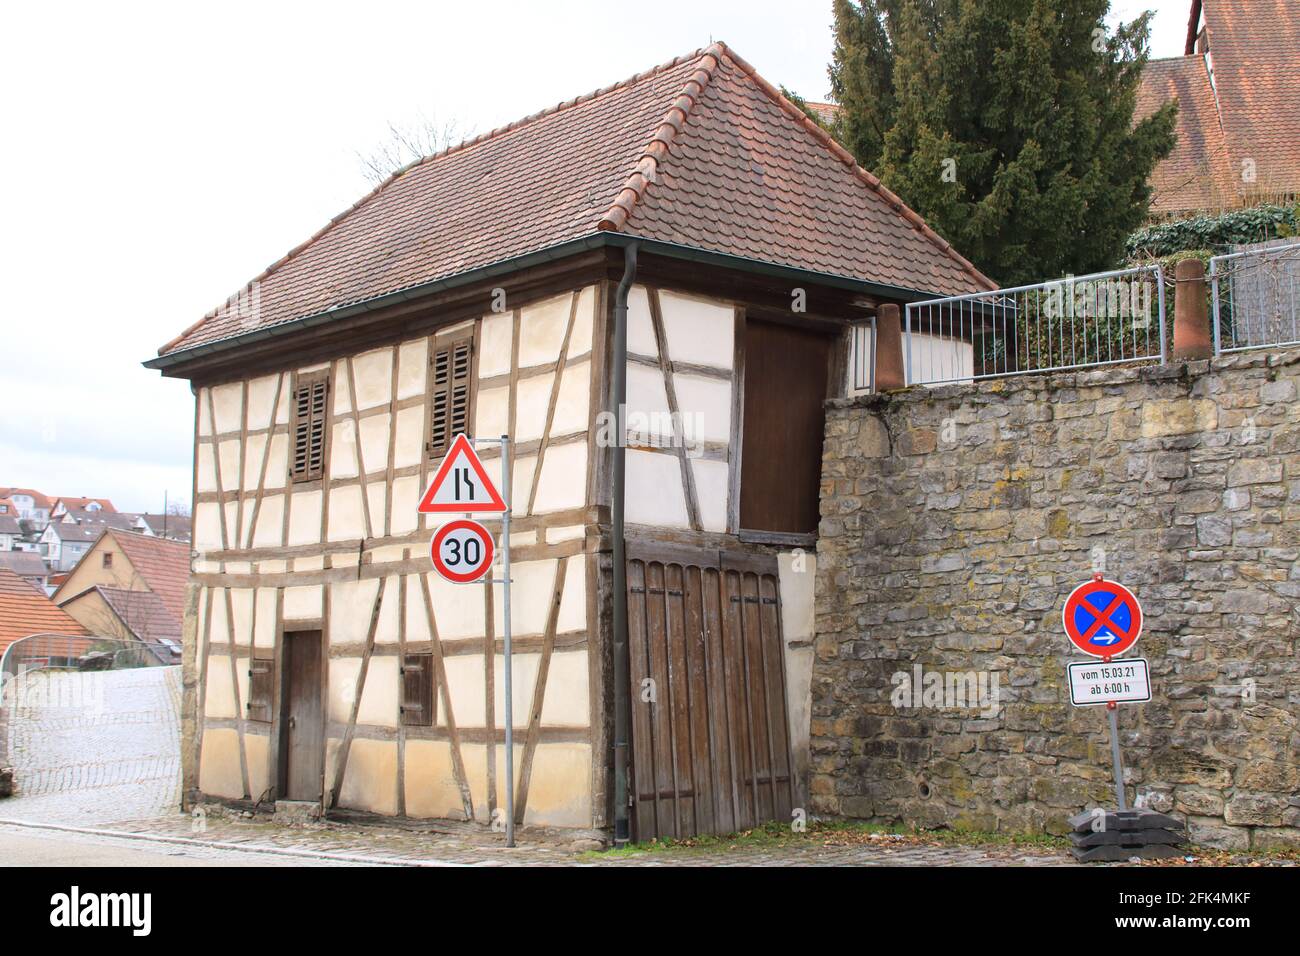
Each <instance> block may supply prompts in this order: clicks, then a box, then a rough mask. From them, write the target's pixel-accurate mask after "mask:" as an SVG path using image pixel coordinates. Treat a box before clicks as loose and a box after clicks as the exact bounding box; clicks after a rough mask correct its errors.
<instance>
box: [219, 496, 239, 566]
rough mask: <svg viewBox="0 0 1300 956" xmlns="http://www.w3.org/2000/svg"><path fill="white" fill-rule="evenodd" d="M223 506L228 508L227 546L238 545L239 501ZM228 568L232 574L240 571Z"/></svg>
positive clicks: (229, 502) (228, 502)
mask: <svg viewBox="0 0 1300 956" xmlns="http://www.w3.org/2000/svg"><path fill="white" fill-rule="evenodd" d="M222 507H223V508H225V509H226V547H227V548H234V547H238V545H239V542H238V541H237V540H235V539H236V538H237V537H238V529H239V502H238V501H227V502H226V503H225V504H224V505H222ZM226 570H227V571H230V573H232V574H236V573H238V572H235V571H231V569H229V568H227V569H226Z"/></svg>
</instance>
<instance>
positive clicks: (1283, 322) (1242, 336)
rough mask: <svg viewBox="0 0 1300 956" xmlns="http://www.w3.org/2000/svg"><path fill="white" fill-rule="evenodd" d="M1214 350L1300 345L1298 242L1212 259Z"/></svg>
mask: <svg viewBox="0 0 1300 956" xmlns="http://www.w3.org/2000/svg"><path fill="white" fill-rule="evenodd" d="M1209 275H1210V296H1211V302H1212V308H1213V316H1214V352H1215V354H1216V355H1221V354H1223V353H1224V352H1241V351H1245V350H1247V349H1257V348H1264V347H1266V346H1281V345H1297V344H1300V243H1290V244H1287V245H1274V246H1265V247H1261V248H1256V249H1247V250H1244V251H1241V252H1233V253H1230V254H1228V255H1223V256H1215V257H1214V258H1212V259H1211V260H1210V272H1209Z"/></svg>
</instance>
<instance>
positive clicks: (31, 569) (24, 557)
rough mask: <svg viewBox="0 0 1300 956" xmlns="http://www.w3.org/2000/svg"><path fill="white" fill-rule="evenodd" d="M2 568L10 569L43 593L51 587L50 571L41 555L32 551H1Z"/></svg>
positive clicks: (0, 566) (0, 561)
mask: <svg viewBox="0 0 1300 956" xmlns="http://www.w3.org/2000/svg"><path fill="white" fill-rule="evenodd" d="M0 568H8V569H9V570H10V571H12V572H13V573H14V574H16V575H18V576H19V577H20V578H22V579H23V580H24V581H26V582H27V583H28V584H30V585H32V586H33V587H34V588H36V589H37V590H39V591H41V592H42V593H46V588H47V586H48V585H49V578H50V569H49V568H47V567H46V566H45V562H44V561H43V560H41V556H40V555H39V554H33V553H32V552H30V551H0Z"/></svg>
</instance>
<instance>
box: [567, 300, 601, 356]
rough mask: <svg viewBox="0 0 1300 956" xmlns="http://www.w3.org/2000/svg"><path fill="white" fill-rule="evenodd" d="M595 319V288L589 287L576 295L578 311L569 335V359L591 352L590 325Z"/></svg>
mask: <svg viewBox="0 0 1300 956" xmlns="http://www.w3.org/2000/svg"><path fill="white" fill-rule="evenodd" d="M595 318H596V287H595V286H594V285H589V286H587V287H586V288H585V289H583V290H582V292H581V293H579V295H578V311H577V314H575V315H574V317H573V332H571V333H570V335H569V358H573V357H575V356H578V355H584V354H585V353H587V352H590V351H591V335H592V331H591V330H592V323H593V322H594V321H595Z"/></svg>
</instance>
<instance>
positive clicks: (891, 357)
mask: <svg viewBox="0 0 1300 956" xmlns="http://www.w3.org/2000/svg"><path fill="white" fill-rule="evenodd" d="M872 358H873V359H874V360H875V362H876V391H877V392H891V391H894V390H895V389H899V388H905V387H906V386H907V376H906V373H905V372H904V370H903V327H902V324H901V322H900V321H899V318H898V306H896V305H893V304H889V305H882V306H881V307H880V308H879V309H878V310H877V311H876V354H875V355H874V356H872Z"/></svg>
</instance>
